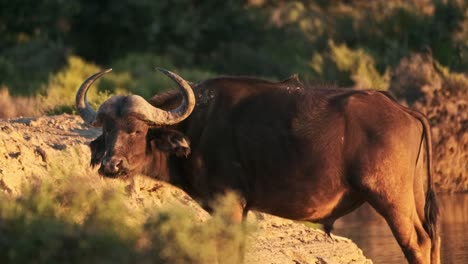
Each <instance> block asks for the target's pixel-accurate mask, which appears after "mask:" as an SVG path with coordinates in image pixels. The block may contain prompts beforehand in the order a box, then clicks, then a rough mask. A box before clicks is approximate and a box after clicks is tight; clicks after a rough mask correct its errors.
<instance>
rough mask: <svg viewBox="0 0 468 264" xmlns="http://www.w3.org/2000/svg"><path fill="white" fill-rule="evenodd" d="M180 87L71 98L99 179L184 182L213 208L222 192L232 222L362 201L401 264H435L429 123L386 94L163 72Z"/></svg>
mask: <svg viewBox="0 0 468 264" xmlns="http://www.w3.org/2000/svg"><path fill="white" fill-rule="evenodd" d="M158 70H159V71H160V72H162V73H164V74H165V75H166V76H168V77H170V78H171V79H172V80H173V81H174V82H175V83H176V84H177V87H178V91H177V90H174V91H169V92H165V93H161V94H158V95H156V96H154V97H153V98H151V99H150V100H148V101H147V100H145V99H143V98H142V97H140V96H138V95H126V96H113V97H111V98H110V99H108V100H107V101H105V102H104V103H103V104H102V105H101V106H100V107H99V109H98V111H97V112H96V111H95V110H93V109H92V107H90V105H89V103H88V101H87V99H86V94H87V91H88V89H89V88H90V86H91V85H92V83H93V82H94V81H95V80H97V79H98V78H100V77H101V76H103V75H104V74H105V73H107V72H109V71H111V69H109V70H106V71H102V72H99V73H96V74H94V75H92V76H91V77H89V78H88V79H87V80H85V81H84V83H83V84H82V85H81V87H80V88H79V90H78V92H77V94H76V106H77V109H78V112H79V114H80V116H81V117H82V118H83V120H84V121H85V122H86V123H88V124H90V125H92V126H95V127H102V135H101V136H99V137H98V138H96V139H95V140H94V141H92V142H91V143H90V148H91V165H93V166H97V165H99V166H100V168H99V173H100V174H101V175H103V176H105V177H113V178H129V177H132V175H135V174H145V175H148V176H151V177H155V178H158V179H160V180H163V181H166V182H169V183H171V184H173V185H175V186H178V187H180V188H181V189H183V190H184V191H185V192H187V193H188V194H189V195H190V196H191V197H193V198H194V199H195V200H196V201H198V202H199V203H200V205H201V206H202V207H203V208H205V209H206V210H207V211H211V207H210V205H211V201H212V200H213V199H214V198H215V197H217V196H218V195H220V194H224V193H226V192H228V191H234V192H236V193H238V194H239V199H238V202H237V206H236V208H235V218H236V219H237V220H239V221H241V220H242V219H243V218H244V217H245V216H246V214H247V212H248V211H249V210H256V211H260V212H265V213H269V214H272V215H276V216H280V217H283V218H288V219H293V220H301V221H310V222H318V223H321V224H323V226H324V229H325V231H326V232H327V233H329V232H330V231H331V229H332V227H333V223H334V221H335V220H336V219H338V218H339V217H341V216H343V215H345V214H347V213H349V212H351V211H353V210H354V209H356V208H358V207H359V206H361V205H362V204H363V203H366V202H367V203H369V204H370V205H371V206H372V207H373V208H374V209H375V210H376V211H377V212H378V213H379V214H380V215H382V216H383V217H384V218H385V220H386V221H387V223H388V225H389V226H390V228H391V230H392V232H393V234H394V236H395V238H396V240H397V242H398V244H399V245H400V247H401V249H402V250H403V252H404V254H405V257H406V258H407V260H408V262H409V263H414V264H416V263H439V248H440V239H439V236H438V233H437V218H438V207H437V199H436V196H435V193H434V187H433V181H432V166H431V158H432V157H431V156H432V152H431V150H432V146H431V134H430V127H429V124H428V121H427V119H426V118H425V117H424V116H423V115H422V114H421V113H419V112H416V111H414V110H411V109H409V108H406V107H404V106H402V105H400V104H399V103H398V102H396V100H394V99H393V98H392V97H391V96H390V95H389V94H387V93H384V92H379V91H372V90H369V91H363V90H350V89H338V88H329V89H328V88H327V89H320V88H314V87H306V86H305V85H303V84H302V83H301V81H300V80H299V79H298V77H297V75H294V76H292V77H290V78H289V79H287V80H284V81H281V82H271V81H267V80H262V79H257V78H250V77H218V78H213V79H208V80H205V81H201V82H199V83H190V82H187V81H185V80H184V79H183V78H181V77H180V76H178V75H177V74H175V73H172V72H170V71H167V70H164V69H160V68H158Z"/></svg>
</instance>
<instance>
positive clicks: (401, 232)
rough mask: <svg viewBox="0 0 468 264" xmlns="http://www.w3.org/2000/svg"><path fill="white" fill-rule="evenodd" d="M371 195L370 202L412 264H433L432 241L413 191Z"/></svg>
mask: <svg viewBox="0 0 468 264" xmlns="http://www.w3.org/2000/svg"><path fill="white" fill-rule="evenodd" d="M380 191H383V192H384V193H382V192H379V193H375V194H374V195H372V194H371V195H370V196H369V197H368V198H369V199H368V202H369V203H370V204H371V206H372V207H373V208H374V209H375V210H376V211H377V212H378V213H379V214H380V215H382V216H383V217H384V218H385V220H386V221H387V224H388V225H389V226H390V228H391V230H392V233H393V235H394V237H395V239H396V240H397V242H398V244H399V245H400V247H401V249H402V250H403V253H404V254H405V257H406V259H407V260H408V262H409V263H411V264H429V263H431V260H430V259H431V256H430V255H431V239H430V237H429V235H428V234H427V232H426V230H425V229H424V227H423V225H422V221H421V219H419V216H418V213H417V210H416V205H415V202H414V195H413V194H412V191H408V192H402V193H392V194H391V193H388V192H385V190H380Z"/></svg>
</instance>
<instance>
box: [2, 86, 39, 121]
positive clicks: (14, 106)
mask: <svg viewBox="0 0 468 264" xmlns="http://www.w3.org/2000/svg"><path fill="white" fill-rule="evenodd" d="M0 106H1V107H0V118H12V117H20V116H40V115H43V114H44V108H43V106H42V104H41V100H40V99H39V98H38V97H21V96H20V97H12V96H11V95H10V93H9V92H8V89H7V88H6V87H2V88H0Z"/></svg>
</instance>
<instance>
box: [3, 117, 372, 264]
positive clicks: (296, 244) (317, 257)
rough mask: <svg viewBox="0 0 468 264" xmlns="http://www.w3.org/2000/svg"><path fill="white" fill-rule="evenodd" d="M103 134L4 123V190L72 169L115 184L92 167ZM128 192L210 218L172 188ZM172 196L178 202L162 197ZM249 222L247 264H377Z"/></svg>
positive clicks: (303, 230) (306, 234)
mask: <svg viewBox="0 0 468 264" xmlns="http://www.w3.org/2000/svg"><path fill="white" fill-rule="evenodd" d="M99 134H100V130H98V129H93V128H89V127H87V126H86V125H84V124H83V123H82V121H81V119H80V118H79V117H77V116H72V115H60V116H53V117H45V116H44V117H38V118H19V119H10V120H0V190H1V191H4V192H6V193H9V194H11V195H15V194H18V193H19V192H20V190H21V185H22V184H27V183H28V182H29V181H31V180H34V179H35V178H44V177H56V175H63V173H64V172H65V173H67V172H71V171H73V172H74V173H79V174H82V175H87V177H89V178H90V180H92V181H96V182H99V183H100V184H114V182H112V180H103V179H102V178H100V177H99V176H98V175H97V173H96V171H95V170H93V169H92V168H90V167H89V166H88V164H89V149H88V146H87V144H88V143H89V142H90V141H91V140H92V139H94V138H95V137H97V136H98V135H99ZM57 177H58V176H57ZM129 189H130V191H129V200H130V201H131V202H134V203H135V204H136V205H141V204H152V205H154V204H156V205H168V204H171V203H174V201H176V202H177V203H179V204H182V205H183V206H186V207H188V208H190V210H192V211H194V212H195V214H194V215H196V216H197V219H194V220H195V221H199V220H201V219H204V218H206V217H209V216H208V215H207V214H206V212H204V211H203V210H202V209H201V208H200V207H199V206H198V205H197V204H196V203H195V202H194V201H193V200H191V199H190V198H189V197H188V196H187V195H186V194H185V193H183V192H182V191H180V190H179V189H177V188H175V187H172V186H170V185H168V184H164V183H161V182H158V181H155V180H152V179H149V178H144V177H138V178H136V179H135V181H134V182H133V183H131V184H129ZM149 193H150V194H151V195H150V196H149V195H148V194H149ZM168 196H170V197H173V198H172V199H167V198H164V199H162V197H168ZM249 221H250V222H252V223H254V225H255V226H256V230H255V231H254V232H252V234H251V235H249V239H248V249H247V255H246V261H245V262H246V263H249V264H250V263H251V264H254V263H271V264H285V263H296V264H297V263H302V264H306V263H372V261H371V260H368V259H367V258H366V257H365V256H364V255H363V254H362V251H361V250H360V249H359V248H358V247H357V246H356V245H355V244H354V243H353V242H352V241H351V240H349V239H346V238H343V237H337V236H333V237H332V238H329V237H327V236H325V234H324V233H323V232H322V231H321V230H317V229H312V228H308V227H306V226H305V225H303V224H301V223H297V222H293V221H289V220H285V219H281V218H277V217H273V216H269V215H266V214H260V213H251V214H250V215H249Z"/></svg>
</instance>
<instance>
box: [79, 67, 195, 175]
mask: <svg viewBox="0 0 468 264" xmlns="http://www.w3.org/2000/svg"><path fill="white" fill-rule="evenodd" d="M158 70H159V71H161V72H162V73H164V74H165V75H167V76H169V77H170V78H171V79H172V80H174V81H175V82H176V83H177V84H178V88H179V90H180V91H181V92H182V94H183V99H182V102H181V104H180V105H179V106H178V107H176V108H175V109H172V110H163V109H160V108H158V107H155V106H153V105H151V104H150V103H149V102H148V101H146V100H145V99H143V98H142V97H140V96H138V95H127V96H113V97H111V98H110V99H108V100H107V101H105V102H104V103H103V104H102V105H101V106H100V107H99V110H98V111H97V112H96V111H94V110H93V109H92V107H91V106H90V104H89V103H88V101H87V99H86V94H87V91H88V89H89V88H90V86H91V85H92V84H93V82H94V81H95V80H97V79H98V78H100V77H101V76H103V75H104V74H105V73H108V72H110V71H111V69H109V70H105V71H102V72H99V73H96V74H94V75H92V76H91V77H89V78H88V79H87V80H85V81H84V83H83V84H82V85H81V86H80V88H79V89H78V92H77V94H76V106H77V109H78V113H79V114H80V116H81V117H82V118H83V120H84V121H85V122H86V123H88V124H90V125H92V126H95V127H102V135H101V136H99V137H98V138H97V139H95V140H94V141H92V142H91V144H90V148H91V165H92V166H97V165H100V168H99V173H100V174H101V175H103V176H106V177H129V176H131V175H134V174H138V173H144V174H148V175H152V176H153V175H154V176H156V175H158V174H160V172H161V170H164V169H165V168H163V167H164V166H166V162H165V161H166V159H167V156H168V155H167V154H175V155H177V156H186V155H188V154H189V153H190V143H189V140H188V139H187V138H186V137H185V136H184V135H183V134H182V133H180V132H178V131H177V130H174V129H172V128H170V127H171V126H173V125H176V124H178V123H179V122H181V121H183V120H184V119H186V118H187V117H188V116H189V115H190V114H191V112H192V111H193V108H194V106H195V96H194V94H193V91H192V88H191V87H190V85H189V84H188V83H187V82H186V81H185V80H184V79H182V78H181V77H180V76H178V75H176V74H174V73H172V72H170V71H167V70H164V69H159V68H158Z"/></svg>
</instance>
